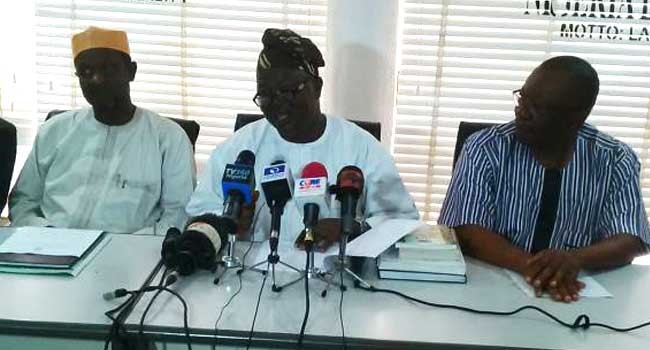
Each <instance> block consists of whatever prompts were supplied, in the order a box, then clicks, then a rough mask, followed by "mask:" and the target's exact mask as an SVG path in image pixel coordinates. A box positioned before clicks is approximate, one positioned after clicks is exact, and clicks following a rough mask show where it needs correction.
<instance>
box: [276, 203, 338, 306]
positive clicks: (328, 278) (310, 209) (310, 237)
mask: <svg viewBox="0 0 650 350" xmlns="http://www.w3.org/2000/svg"><path fill="white" fill-rule="evenodd" d="M310 204H311V203H309V204H306V205H305V209H304V210H305V213H304V217H305V238H304V242H305V253H306V258H307V261H306V266H307V270H305V271H302V272H301V273H302V275H301V276H300V278H298V279H296V280H294V281H291V282H289V283H286V284H284V285H282V286H280V287H279V288H280V289H282V288H284V287H287V286H290V285H292V284H295V283H297V282H298V281H301V280H302V279H304V278H307V279H309V280H319V281H322V282H324V283H325V284H326V286H325V290H327V289H329V286H330V285H332V284H333V285H335V286H338V287H340V284H339V283H336V282H334V281H333V276H332V275H331V274H330V273H328V272H327V271H324V270H321V269H319V268H317V267H316V266H315V264H314V226H315V224H316V222H315V221H317V219H316V220H312V221H309V220H310V219H309V218H312V219H313V218H318V212H319V210H320V209H319V207H318V205H315V204H311V205H310ZM310 214H314V215H310ZM326 295H327V293H325V292H323V293H321V296H322V297H325V296H326Z"/></svg>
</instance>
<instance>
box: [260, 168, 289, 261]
mask: <svg viewBox="0 0 650 350" xmlns="http://www.w3.org/2000/svg"><path fill="white" fill-rule="evenodd" d="M261 184H262V191H264V197H265V198H266V203H267V204H268V206H269V208H270V210H271V234H270V237H269V244H270V246H271V252H275V251H276V250H277V248H278V240H279V236H280V218H281V217H282V213H283V211H284V206H285V205H286V204H287V201H289V199H291V196H292V193H291V190H292V189H293V179H292V178H291V171H290V170H289V167H288V166H287V164H286V163H285V162H284V161H283V160H277V161H275V162H273V163H272V164H271V165H270V166H266V167H264V170H263V173H262V181H261Z"/></svg>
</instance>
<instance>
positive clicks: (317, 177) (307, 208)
mask: <svg viewBox="0 0 650 350" xmlns="http://www.w3.org/2000/svg"><path fill="white" fill-rule="evenodd" d="M294 200H295V201H296V204H297V205H298V207H299V208H300V207H302V208H303V213H304V215H303V223H304V224H305V249H306V250H307V251H310V250H311V248H312V244H313V241H314V236H313V229H314V227H315V226H316V224H317V223H318V219H319V218H320V217H323V216H326V215H328V214H329V206H330V203H329V200H330V196H329V192H328V188H327V169H326V168H325V166H324V165H323V164H321V163H319V162H311V163H309V164H307V165H305V167H304V168H303V170H302V174H301V177H300V179H298V180H297V181H296V183H295V187H294Z"/></svg>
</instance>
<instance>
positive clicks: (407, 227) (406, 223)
mask: <svg viewBox="0 0 650 350" xmlns="http://www.w3.org/2000/svg"><path fill="white" fill-rule="evenodd" d="M422 225H424V223H423V222H421V221H418V220H408V219H389V220H386V221H384V222H382V223H381V224H379V225H377V227H373V228H372V229H370V230H368V231H366V232H365V233H364V234H362V235H361V236H359V237H357V238H356V239H355V240H353V241H352V242H350V243H348V246H347V249H346V254H347V255H348V256H362V257H368V258H376V257H378V256H379V254H381V253H383V252H384V251H385V250H386V249H388V248H389V247H390V246H391V245H393V244H395V242H397V241H399V240H400V239H401V238H402V237H404V236H406V235H407V234H409V233H410V232H412V231H413V230H415V229H416V228H418V227H419V226H422Z"/></svg>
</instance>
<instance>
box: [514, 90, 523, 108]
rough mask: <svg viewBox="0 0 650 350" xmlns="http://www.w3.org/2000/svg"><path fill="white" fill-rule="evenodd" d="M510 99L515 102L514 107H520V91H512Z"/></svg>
mask: <svg viewBox="0 0 650 350" xmlns="http://www.w3.org/2000/svg"><path fill="white" fill-rule="evenodd" d="M512 98H513V99H514V100H515V107H519V106H521V99H522V97H521V89H517V90H513V91H512Z"/></svg>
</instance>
